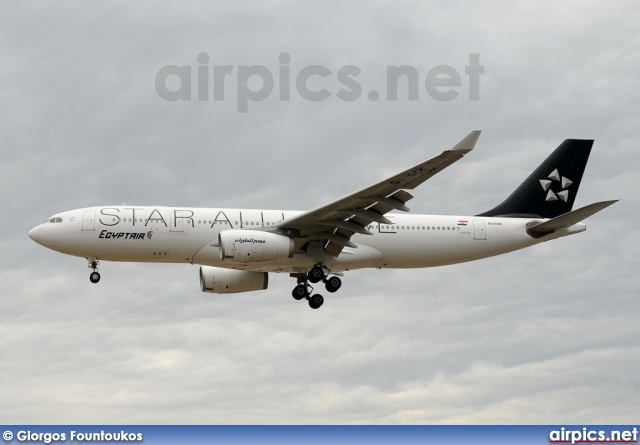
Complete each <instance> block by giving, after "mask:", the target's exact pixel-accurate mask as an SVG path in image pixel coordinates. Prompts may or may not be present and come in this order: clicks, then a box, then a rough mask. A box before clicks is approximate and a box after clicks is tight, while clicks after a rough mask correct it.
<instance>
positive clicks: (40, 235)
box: [29, 224, 45, 246]
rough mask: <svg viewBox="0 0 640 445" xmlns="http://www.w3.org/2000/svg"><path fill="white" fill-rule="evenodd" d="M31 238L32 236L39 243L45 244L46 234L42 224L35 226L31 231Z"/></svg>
mask: <svg viewBox="0 0 640 445" xmlns="http://www.w3.org/2000/svg"><path fill="white" fill-rule="evenodd" d="M29 238H31V239H32V240H34V241H35V242H36V243H38V244H41V245H43V246H44V245H45V234H44V228H43V227H42V224H40V225H39V226H36V227H34V228H33V229H31V230H30V231H29Z"/></svg>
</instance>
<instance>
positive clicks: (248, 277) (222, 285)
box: [200, 266, 269, 294]
mask: <svg viewBox="0 0 640 445" xmlns="http://www.w3.org/2000/svg"><path fill="white" fill-rule="evenodd" d="M268 284H269V274H268V273H266V272H249V271H247V270H234V269H222V268H220V267H211V266H200V288H201V289H202V292H210V293H214V294H235V293H238V292H250V291H254V290H263V289H266V288H267V285H268Z"/></svg>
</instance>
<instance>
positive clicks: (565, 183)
mask: <svg viewBox="0 0 640 445" xmlns="http://www.w3.org/2000/svg"><path fill="white" fill-rule="evenodd" d="M548 178H549V179H541V180H540V185H542V188H543V189H544V191H545V192H547V198H546V199H545V201H557V200H558V198H560V199H562V200H563V201H564V202H567V200H568V199H569V190H567V188H568V187H569V186H570V185H571V184H573V181H571V180H570V179H568V178H565V177H564V176H560V173H558V169H557V168H556V169H555V170H554V171H552V172H551V174H550V175H549V176H548ZM554 181H555V182H554ZM558 182H559V183H560V186H561V190H560V191H559V192H555V193H554V191H553V190H551V189H552V188H555V189H557V187H551V185H552V184H555V183H558Z"/></svg>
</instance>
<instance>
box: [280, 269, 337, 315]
mask: <svg viewBox="0 0 640 445" xmlns="http://www.w3.org/2000/svg"><path fill="white" fill-rule="evenodd" d="M297 278H298V285H297V286H296V287H294V288H293V292H291V294H292V295H293V298H295V299H296V300H302V299H303V298H304V299H307V300H308V301H309V307H310V308H311V309H318V308H319V307H320V306H322V304H323V303H324V297H323V296H322V295H320V294H314V295H311V294H312V292H313V286H311V285H310V284H309V283H310V282H311V283H314V284H315V283H318V282H320V281H322V282H324V287H325V289H327V292H331V293H333V292H335V291H337V290H338V289H340V286H342V280H341V279H340V278H338V277H336V276H332V277H328V278H327V274H326V273H325V268H324V267H323V266H322V265H320V264H316V265H315V266H314V267H313V268H312V269H311V270H310V271H309V273H307V274H297Z"/></svg>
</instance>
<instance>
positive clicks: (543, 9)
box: [0, 1, 640, 424]
mask: <svg viewBox="0 0 640 445" xmlns="http://www.w3.org/2000/svg"><path fill="white" fill-rule="evenodd" d="M638 23H640V6H638V4H637V2H633V1H627V2H625V1H619V2H615V3H611V2H585V1H563V2H539V1H530V2H506V1H505V2H500V1H487V2H456V1H446V2H430V3H429V4H427V3H426V2H375V3H374V2H364V1H363V2H346V3H345V2H339V1H335V2H314V3H311V2H307V3H300V2H293V1H291V2H287V1H279V2H269V5H267V4H262V3H249V2H227V3H218V4H214V3H209V2H192V3H188V4H182V3H181V4H178V3H175V2H164V3H157V2H156V3H150V2H136V3H131V2H102V3H99V2H98V3H96V2H92V3H90V4H89V3H86V2H29V3H25V2H2V4H1V5H0V52H1V54H2V69H1V70H0V85H1V87H0V100H1V104H2V111H1V112H0V113H1V116H2V119H0V141H1V142H0V154H1V162H0V202H1V204H2V208H3V209H4V217H3V218H2V219H1V220H0V227H1V229H2V230H0V252H1V253H0V297H1V298H0V356H1V357H2V359H1V360H0V395H1V396H0V419H2V422H4V423H207V424H208V423H296V424H297V423H313V424H315V423H392V424H395V423H402V424H406V423H409V424H413V423H555V424H560V423H567V422H571V423H632V422H637V419H638V413H640V397H639V396H640V377H639V376H640V373H638V369H640V346H639V345H638V339H639V338H640V327H639V326H640V324H639V323H638V317H639V316H640V303H639V299H638V289H639V288H640V278H639V274H638V269H639V267H640V260H638V246H639V245H640V236H639V235H638V232H637V231H635V230H630V229H629V227H631V228H632V229H633V228H634V227H635V224H636V223H637V219H636V218H637V216H638V213H639V212H638V210H637V209H638V208H639V205H640V199H639V198H638V192H637V190H638V187H639V186H640V178H639V177H638V171H640V151H639V150H638V140H639V136H640V121H639V116H640V80H639V79H640V78H639V76H638V74H639V72H640V71H639V69H640V33H638ZM201 53H205V55H206V56H208V59H209V60H208V61H206V60H205V62H204V63H202V60H201V61H200V62H199V61H198V55H199V54H201ZM283 53H286V54H285V55H284V56H283ZM473 54H477V55H478V57H479V64H480V65H482V66H483V67H484V73H483V74H482V75H480V76H479V88H478V89H477V90H475V92H474V88H473V85H470V80H471V79H470V76H469V75H467V74H466V73H465V67H466V66H467V65H469V64H470V60H471V58H472V57H473V56H472V55H473ZM287 55H288V59H287ZM281 57H282V58H283V59H286V60H285V61H284V62H283V61H282V60H281ZM204 59H205V58H204V56H203V60H204ZM169 65H175V66H179V67H186V68H181V69H187V70H190V71H191V75H192V82H191V85H190V87H191V90H190V92H191V100H177V101H174V100H166V99H164V98H163V97H162V94H159V92H158V90H157V89H156V81H157V78H158V74H159V73H160V72H161V70H162V69H163V67H166V66H169ZM313 65H319V66H322V67H324V68H325V69H326V70H328V72H329V73H330V74H329V75H327V76H326V77H324V78H322V77H320V76H315V77H313V78H311V79H309V82H308V85H309V89H310V90H313V91H319V90H321V89H323V88H324V89H325V90H326V91H328V92H329V97H327V98H325V99H324V100H318V101H310V100H307V99H305V96H304V92H303V93H300V92H299V91H298V89H297V88H296V79H297V77H298V75H299V73H301V72H303V70H304V69H305V67H308V66H313ZM401 65H408V66H410V67H413V68H414V69H415V71H416V72H417V73H418V76H419V79H418V81H417V84H415V83H414V84H412V87H411V88H413V89H412V90H411V91H413V92H416V91H417V93H416V94H418V98H417V100H409V99H408V90H409V87H408V86H407V82H406V81H404V79H403V80H401V81H400V82H399V85H398V99H397V100H395V101H392V100H388V99H387V95H386V91H387V90H386V88H387V79H386V72H387V67H389V66H391V67H394V66H401ZM441 65H446V66H447V67H448V68H446V69H447V70H448V71H447V72H449V73H451V72H454V74H455V73H457V75H459V79H460V82H459V83H455V82H454V83H455V86H453V87H447V88H441V89H440V90H441V91H446V90H449V89H451V90H452V91H455V93H457V95H456V96H455V97H454V98H452V99H451V100H441V99H439V98H437V97H432V96H436V95H433V94H429V91H428V89H427V86H426V84H428V83H429V82H428V78H429V77H428V76H429V74H428V73H429V72H431V70H432V69H434V68H435V69H441V68H436V67H439V66H441ZM216 66H218V67H222V66H231V67H232V70H231V74H229V75H228V76H227V77H226V82H225V84H224V86H223V87H222V91H223V92H224V99H222V98H221V97H218V100H214V89H215V88H216V85H218V87H219V84H216V83H215V82H217V81H220V78H219V77H216V76H214V74H215V73H216V71H215V67H216ZM253 66H261V67H262V68H260V69H261V70H262V71H261V72H265V71H266V72H268V73H270V74H271V75H273V78H274V87H273V91H271V92H269V91H266V92H265V90H264V88H266V87H267V86H268V85H267V84H268V81H267V82H265V83H263V82H262V81H261V80H260V79H258V76H254V77H253V78H252V79H250V81H248V82H245V83H246V85H247V87H244V86H243V80H242V78H241V75H240V73H241V72H245V73H246V71H247V70H250V68H247V67H253ZM349 66H354V67H357V69H358V70H359V74H358V75H357V77H353V76H352V79H356V80H357V84H358V85H359V86H360V88H361V94H360V95H359V97H358V95H356V94H355V92H353V95H352V96H351V99H353V100H344V99H342V98H340V96H339V95H338V93H339V91H340V90H341V88H344V85H343V84H341V83H340V81H339V78H338V72H339V70H340V69H341V68H342V67H349ZM198 67H200V68H201V69H200V70H199V68H198ZM243 67H244V68H243ZM252 69H257V68H252ZM348 69H352V68H348ZM243 70H244V71H243ZM287 70H288V72H289V75H290V82H289V84H288V85H289V89H288V90H289V99H288V100H283V99H281V98H280V90H281V86H282V85H283V84H282V82H285V83H284V85H285V86H286V85H287V84H286V79H285V80H283V78H282V76H281V75H280V74H281V73H282V72H283V71H287ZM204 71H208V73H207V74H208V75H205V76H202V78H198V75H199V73H202V72H204ZM451 78H452V79H454V80H455V76H453V77H451ZM216 79H218V80H216ZM166 80H167V81H166V82H165V87H166V89H167V91H178V92H179V93H180V94H183V93H184V91H186V90H181V88H185V85H181V83H180V80H179V77H177V76H175V75H174V76H172V77H171V78H169V79H166ZM223 80H224V79H223ZM186 86H188V85H186ZM207 88H208V96H209V97H208V100H198V97H199V95H201V97H204V96H205V93H206V89H207ZM247 88H250V89H251V91H263V93H264V94H263V95H262V96H261V98H262V99H263V100H251V101H250V100H248V99H247V100H245V99H246V98H247V97H248V96H247V94H249V95H250V94H251V93H250V92H247ZM347 89H348V88H347ZM370 91H377V92H379V99H378V100H370V94H369V93H370ZM218 93H220V90H218ZM267 93H270V94H267ZM476 93H477V99H478V100H473V98H474V94H476ZM353 96H356V97H353ZM252 97H257V96H252ZM243 98H245V99H243ZM243 100H244V102H243ZM243 103H244V104H245V105H246V107H247V110H246V112H241V108H242V107H241V106H242V104H243ZM474 129H481V130H483V134H482V136H481V138H480V141H479V142H478V145H477V146H476V150H475V151H474V152H473V153H471V154H470V155H468V156H467V157H465V158H464V159H463V160H462V161H460V162H458V163H457V164H456V165H455V166H453V167H451V168H450V169H447V170H446V171H444V172H443V173H441V174H439V175H438V176H436V177H434V178H432V179H431V180H429V181H428V182H427V183H425V184H424V185H423V186H422V187H420V188H419V189H417V190H416V192H415V193H414V195H415V198H414V199H413V200H412V201H411V203H410V204H411V206H410V207H411V209H412V212H414V213H439V214H463V215H464V214H475V213H480V212H482V211H485V210H488V209H489V208H492V207H493V206H494V205H496V204H498V203H499V202H501V201H502V200H503V199H504V198H505V197H506V196H507V195H508V194H509V193H510V192H511V191H512V190H513V189H514V188H515V187H516V186H517V185H519V183H520V182H521V181H522V180H523V179H524V178H525V177H526V176H527V175H528V174H529V173H530V172H531V171H532V170H533V169H534V168H535V167H536V166H537V165H538V164H539V163H540V162H541V161H542V160H543V159H544V158H545V157H546V156H547V155H548V154H549V153H550V152H551V151H552V150H553V149H554V148H555V147H556V146H557V145H558V144H559V143H560V142H561V141H562V140H564V139H566V138H589V139H595V144H594V149H593V152H592V154H591V158H590V162H589V165H588V166H587V170H586V172H585V175H584V178H583V182H582V186H581V189H580V194H579V195H578V198H577V200H576V206H583V205H586V204H589V203H591V202H595V201H601V200H606V199H621V202H619V203H618V204H616V205H614V206H613V207H611V208H609V209H607V210H606V211H603V212H602V213H600V214H598V215H596V216H594V217H592V218H590V219H589V220H588V221H587V226H588V229H587V231H586V232H585V233H582V234H579V235H576V236H572V237H568V238H563V239H561V240H557V241H554V242H550V243H546V244H544V245H540V246H536V247H533V248H531V249H526V250H523V251H520V252H515V253H512V254H509V255H505V256H501V257H496V258H492V259H486V260H483V261H480V262H476V263H469V264H461V265H455V266H448V267H443V268H436V269H423V270H412V271H402V270H397V271H393V270H384V271H379V270H362V271H355V272H351V273H348V274H347V275H346V276H345V278H344V280H343V282H344V285H343V287H342V289H341V290H340V292H338V293H337V294H334V295H331V296H329V298H327V300H326V302H325V305H324V306H323V307H322V308H321V309H319V310H317V311H313V310H310V309H309V307H308V306H307V305H306V304H305V303H301V302H296V301H294V300H293V299H292V298H291V289H292V287H293V285H294V284H295V283H294V281H293V280H292V279H290V278H289V277H288V276H286V275H276V276H273V277H272V279H271V281H270V286H269V289H268V290H266V291H262V292H255V293H248V294H238V295H231V296H229V295H226V296H220V295H213V294H204V293H202V292H200V289H199V282H198V268H197V266H191V265H154V264H120V263H107V262H105V263H103V264H102V267H101V273H102V281H101V282H100V283H99V284H98V285H93V284H91V283H90V282H89V279H88V274H89V270H88V269H87V268H86V263H85V261H84V260H83V259H79V258H75V257H68V256H64V255H61V254H58V253H55V252H53V251H50V250H47V249H45V248H43V247H41V246H39V245H37V244H36V243H34V242H32V241H31V240H30V239H29V238H28V236H27V233H28V231H29V230H30V229H31V228H32V227H34V226H36V225H37V224H39V223H41V222H42V221H43V220H44V219H45V218H47V217H48V216H50V215H52V214H54V213H56V212H59V211H63V210H70V209H74V208H80V207H88V206H96V205H113V204H122V203H123V202H126V203H127V204H139V205H161V204H162V205H176V206H193V207H236V208H274V209H299V210H304V209H308V208H311V207H315V206H317V205H320V204H323V203H326V202H328V201H331V200H334V199H336V198H339V197H340V196H342V195H345V194H347V193H350V192H352V191H354V190H357V189H359V188H362V187H365V186H367V185H369V184H371V183H373V182H376V181H377V180H379V179H382V178H384V177H386V176H388V175H391V174H393V173H395V172H397V171H400V170H403V169H405V168H407V167H409V166H411V165H413V164H416V163H418V162H420V161H423V160H424V159H427V158H429V157H431V156H433V155H435V154H437V153H439V152H440V151H441V150H443V149H446V148H449V147H451V146H452V145H453V144H455V143H456V142H457V141H458V140H459V139H461V138H462V137H463V136H465V135H466V134H467V133H468V132H469V131H471V130H474Z"/></svg>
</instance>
